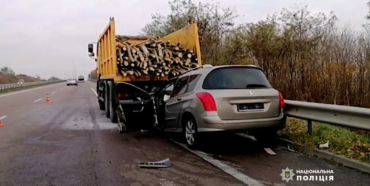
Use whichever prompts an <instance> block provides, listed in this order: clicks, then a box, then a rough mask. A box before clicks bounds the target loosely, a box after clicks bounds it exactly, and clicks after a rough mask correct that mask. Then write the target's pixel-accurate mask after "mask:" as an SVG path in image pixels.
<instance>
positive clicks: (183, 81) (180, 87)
mask: <svg viewBox="0 0 370 186" xmlns="http://www.w3.org/2000/svg"><path fill="white" fill-rule="evenodd" d="M188 77H189V76H186V77H182V78H180V79H178V80H177V82H176V85H175V87H174V89H173V93H172V96H171V97H175V96H177V95H181V94H183V93H185V91H186V88H187V84H188Z"/></svg>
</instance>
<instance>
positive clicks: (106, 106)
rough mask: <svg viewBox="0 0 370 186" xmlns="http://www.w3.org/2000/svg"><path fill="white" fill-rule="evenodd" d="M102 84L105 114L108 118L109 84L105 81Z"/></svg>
mask: <svg viewBox="0 0 370 186" xmlns="http://www.w3.org/2000/svg"><path fill="white" fill-rule="evenodd" d="M104 85H105V86H104V103H105V116H106V117H107V118H109V115H110V113H109V96H108V95H109V85H108V83H107V82H105V83H104Z"/></svg>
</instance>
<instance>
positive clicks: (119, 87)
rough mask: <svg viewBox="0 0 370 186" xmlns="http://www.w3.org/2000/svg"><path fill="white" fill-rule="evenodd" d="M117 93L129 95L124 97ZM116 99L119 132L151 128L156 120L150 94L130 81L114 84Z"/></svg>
mask: <svg viewBox="0 0 370 186" xmlns="http://www.w3.org/2000/svg"><path fill="white" fill-rule="evenodd" d="M119 94H124V95H129V96H127V98H126V99H122V98H120V96H119ZM116 100H118V103H119V104H118V105H117V106H118V108H117V115H118V124H119V130H120V132H130V131H137V130H148V129H151V128H152V127H153V125H154V123H155V122H156V116H155V109H154V101H153V98H152V96H151V95H150V94H149V93H148V92H146V91H144V90H143V89H141V88H140V87H137V86H135V85H133V84H130V83H125V82H122V83H117V84H116Z"/></svg>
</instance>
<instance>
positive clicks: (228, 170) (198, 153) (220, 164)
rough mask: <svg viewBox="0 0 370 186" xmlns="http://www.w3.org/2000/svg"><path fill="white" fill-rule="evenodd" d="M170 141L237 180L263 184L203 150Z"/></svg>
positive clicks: (252, 185)
mask: <svg viewBox="0 0 370 186" xmlns="http://www.w3.org/2000/svg"><path fill="white" fill-rule="evenodd" d="M171 140H172V139H171ZM172 141H173V142H175V143H176V144H178V145H180V146H181V147H182V148H184V149H186V150H188V151H190V152H191V153H193V154H195V155H196V156H198V157H200V158H202V159H203V160H204V161H207V162H208V163H210V164H212V165H213V166H215V167H217V168H219V169H221V170H222V171H224V172H226V173H227V174H229V175H231V176H232V177H234V178H236V179H238V180H239V181H241V182H243V183H244V184H246V185H248V186H264V185H263V184H262V183H261V182H259V181H257V180H255V179H253V178H251V177H249V176H247V175H245V174H243V173H241V172H239V171H238V170H236V169H235V168H233V167H231V166H229V165H226V164H225V163H223V162H221V161H219V160H216V159H214V158H212V157H211V156H209V155H208V154H206V153H204V152H201V151H196V150H191V149H189V148H188V147H187V146H186V145H184V144H182V143H179V142H177V141H175V140H172Z"/></svg>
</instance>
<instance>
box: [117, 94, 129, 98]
mask: <svg viewBox="0 0 370 186" xmlns="http://www.w3.org/2000/svg"><path fill="white" fill-rule="evenodd" d="M128 97H130V94H129V93H119V94H118V98H128Z"/></svg>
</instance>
